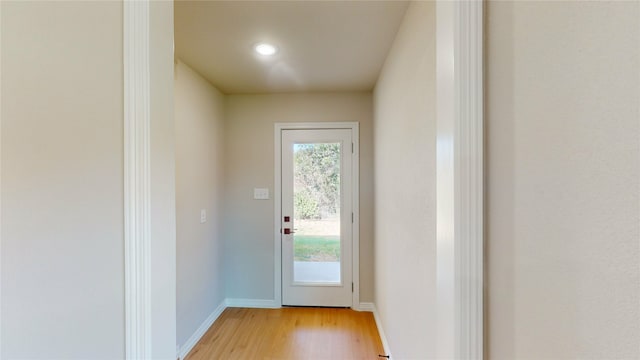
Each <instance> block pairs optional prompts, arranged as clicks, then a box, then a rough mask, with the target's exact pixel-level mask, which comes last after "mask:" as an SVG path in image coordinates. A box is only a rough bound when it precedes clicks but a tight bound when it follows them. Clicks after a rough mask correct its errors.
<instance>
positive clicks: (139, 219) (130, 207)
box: [123, 0, 152, 359]
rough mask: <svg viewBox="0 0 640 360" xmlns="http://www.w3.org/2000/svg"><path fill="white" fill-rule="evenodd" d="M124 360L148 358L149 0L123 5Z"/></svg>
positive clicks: (149, 222) (149, 201)
mask: <svg viewBox="0 0 640 360" xmlns="http://www.w3.org/2000/svg"><path fill="white" fill-rule="evenodd" d="M123 18H124V22H123V34H124V39H123V43H124V49H123V50H124V52H123V54H124V58H123V61H124V246H125V358H126V359H151V357H152V352H151V350H152V346H151V344H152V343H151V336H152V334H151V329H152V324H151V214H150V210H151V196H150V188H151V186H150V176H151V167H150V165H151V162H150V159H151V147H150V128H151V116H150V108H151V103H150V95H151V87H150V79H149V77H150V75H149V46H150V43H149V35H150V34H149V1H148V0H136V1H131V0H129V1H124V3H123Z"/></svg>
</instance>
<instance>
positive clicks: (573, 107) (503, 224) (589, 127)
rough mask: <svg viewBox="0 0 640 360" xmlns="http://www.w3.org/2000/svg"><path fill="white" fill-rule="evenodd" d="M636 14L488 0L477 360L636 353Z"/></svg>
mask: <svg viewBox="0 0 640 360" xmlns="http://www.w3.org/2000/svg"><path fill="white" fill-rule="evenodd" d="M638 19H640V3H638V2H611V3H608V2H553V3H550V2H544V3H537V2H490V3H489V4H488V7H487V24H488V25H487V42H488V44H487V45H488V46H487V66H488V67H487V94H486V96H487V113H486V123H487V130H486V133H487V154H486V160H487V180H488V187H487V198H486V200H487V209H486V210H487V212H486V217H487V248H486V251H487V254H486V256H487V259H486V261H487V282H488V284H487V290H488V296H487V308H486V309H487V337H488V340H487V352H488V358H490V359H638V358H640V347H639V345H638V341H639V339H640V307H639V304H640V271H639V265H638V264H640V249H639V245H640V244H639V239H640V217H639V214H640V207H639V205H640V204H639V200H640V199H639V195H640V192H639V178H640V120H639V119H640V108H639V106H640V105H639V104H640V102H639V99H640V25H639V24H640V22H639V21H638Z"/></svg>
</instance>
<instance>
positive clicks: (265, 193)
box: [253, 188, 269, 200]
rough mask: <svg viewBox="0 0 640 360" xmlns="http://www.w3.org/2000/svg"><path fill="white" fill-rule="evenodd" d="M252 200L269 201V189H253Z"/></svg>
mask: <svg viewBox="0 0 640 360" xmlns="http://www.w3.org/2000/svg"><path fill="white" fill-rule="evenodd" d="M253 198H254V199H255V200H269V189H267V188H254V189H253Z"/></svg>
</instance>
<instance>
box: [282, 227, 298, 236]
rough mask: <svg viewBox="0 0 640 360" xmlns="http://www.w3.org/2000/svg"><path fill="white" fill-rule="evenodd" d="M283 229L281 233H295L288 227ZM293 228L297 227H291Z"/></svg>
mask: <svg viewBox="0 0 640 360" xmlns="http://www.w3.org/2000/svg"><path fill="white" fill-rule="evenodd" d="M283 230H284V231H283V232H282V233H283V234H285V235H290V234H294V233H295V231H291V229H289V228H284V229H283ZM293 230H297V229H293Z"/></svg>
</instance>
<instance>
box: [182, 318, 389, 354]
mask: <svg viewBox="0 0 640 360" xmlns="http://www.w3.org/2000/svg"><path fill="white" fill-rule="evenodd" d="M382 353H383V349H382V343H381V341H380V336H379V335H378V329H377V328H376V324H375V320H374V319H373V314H372V313H370V312H358V311H353V310H351V309H335V308H282V309H245V308H227V309H225V311H224V312H223V313H222V314H221V315H220V317H219V318H218V319H217V320H216V322H215V323H214V324H213V325H212V326H211V328H209V330H207V332H206V333H205V334H204V336H203V337H202V339H200V341H199V342H198V343H197V344H196V346H195V347H194V348H193V350H191V352H190V353H189V355H188V356H187V358H186V360H211V359H243V360H245V359H263V360H275V359H377V358H378V354H382Z"/></svg>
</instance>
